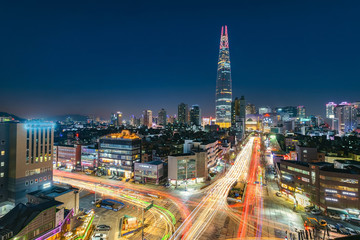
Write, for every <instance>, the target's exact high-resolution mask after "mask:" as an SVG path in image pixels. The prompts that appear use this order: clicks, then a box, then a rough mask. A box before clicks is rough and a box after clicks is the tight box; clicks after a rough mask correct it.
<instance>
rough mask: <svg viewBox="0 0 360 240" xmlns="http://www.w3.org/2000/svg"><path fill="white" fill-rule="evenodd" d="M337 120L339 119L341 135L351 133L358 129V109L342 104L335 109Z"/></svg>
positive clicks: (348, 104) (346, 103)
mask: <svg viewBox="0 0 360 240" xmlns="http://www.w3.org/2000/svg"><path fill="white" fill-rule="evenodd" d="M334 112H335V118H337V119H338V124H339V127H338V130H339V134H340V135H343V134H345V133H348V132H351V131H353V130H355V129H356V128H357V109H355V108H354V106H353V105H352V104H351V103H348V102H342V103H340V104H339V105H337V106H336V107H335V109H334Z"/></svg>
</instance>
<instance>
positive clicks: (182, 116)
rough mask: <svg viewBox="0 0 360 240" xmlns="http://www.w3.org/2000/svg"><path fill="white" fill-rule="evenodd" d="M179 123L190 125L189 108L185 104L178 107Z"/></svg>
mask: <svg viewBox="0 0 360 240" xmlns="http://www.w3.org/2000/svg"><path fill="white" fill-rule="evenodd" d="M178 123H181V124H188V123H189V107H188V105H187V104H185V103H180V104H179V105H178Z"/></svg>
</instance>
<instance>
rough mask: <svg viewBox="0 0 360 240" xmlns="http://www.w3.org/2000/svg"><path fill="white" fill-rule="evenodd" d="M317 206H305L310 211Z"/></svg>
mask: <svg viewBox="0 0 360 240" xmlns="http://www.w3.org/2000/svg"><path fill="white" fill-rule="evenodd" d="M314 208H315V207H314V206H306V207H305V211H306V212H310V211H311V210H313V209H314Z"/></svg>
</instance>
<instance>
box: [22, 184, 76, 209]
mask: <svg viewBox="0 0 360 240" xmlns="http://www.w3.org/2000/svg"><path fill="white" fill-rule="evenodd" d="M26 197H27V199H28V202H29V203H31V204H40V203H43V202H47V201H49V200H55V201H58V202H61V203H62V204H60V205H58V207H64V208H65V209H73V210H74V212H75V214H77V213H78V211H79V190H78V189H77V188H72V187H66V188H65V187H60V186H56V185H53V186H52V187H51V188H48V189H46V190H38V191H35V192H31V193H28V194H26Z"/></svg>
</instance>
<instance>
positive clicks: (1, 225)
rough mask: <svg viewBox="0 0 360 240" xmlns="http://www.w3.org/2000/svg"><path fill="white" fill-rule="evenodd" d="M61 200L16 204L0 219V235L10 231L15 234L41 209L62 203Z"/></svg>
mask: <svg viewBox="0 0 360 240" xmlns="http://www.w3.org/2000/svg"><path fill="white" fill-rule="evenodd" d="M62 204H63V203H62V202H58V201H55V200H52V201H46V202H44V203H40V204H37V205H29V206H27V205H24V204H22V203H20V204H18V205H16V207H15V208H13V209H12V210H10V212H8V213H7V214H6V215H5V216H3V217H2V218H1V219H0V236H2V234H3V233H6V232H9V231H12V232H13V235H14V236H15V235H16V234H18V233H19V232H20V231H21V230H22V229H23V228H24V227H26V226H27V225H28V224H29V223H30V222H31V221H32V220H33V219H34V218H36V217H37V216H38V215H39V213H41V212H42V211H44V210H46V209H49V208H52V207H55V206H59V205H62Z"/></svg>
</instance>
